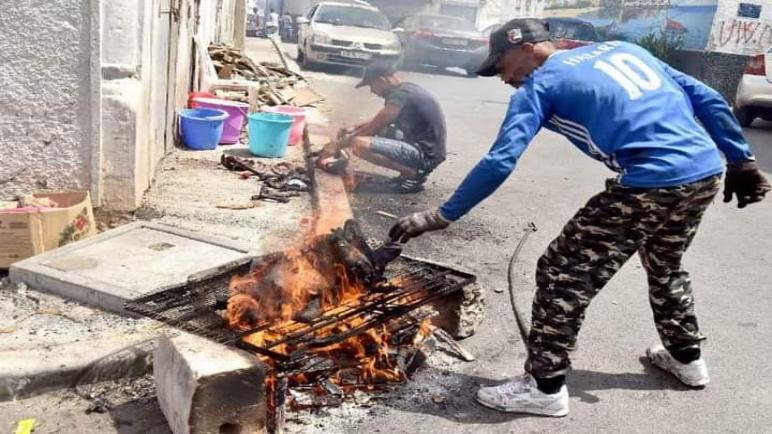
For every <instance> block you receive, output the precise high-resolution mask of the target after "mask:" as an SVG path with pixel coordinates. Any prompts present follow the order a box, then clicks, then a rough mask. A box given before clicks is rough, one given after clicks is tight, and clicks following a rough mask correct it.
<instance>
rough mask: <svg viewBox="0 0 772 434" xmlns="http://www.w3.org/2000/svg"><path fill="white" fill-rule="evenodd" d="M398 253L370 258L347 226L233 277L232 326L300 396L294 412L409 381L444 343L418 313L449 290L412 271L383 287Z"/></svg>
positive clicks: (429, 312)
mask: <svg viewBox="0 0 772 434" xmlns="http://www.w3.org/2000/svg"><path fill="white" fill-rule="evenodd" d="M398 255H399V250H398V249H397V248H396V247H394V246H391V247H389V248H386V249H380V250H376V251H373V250H372V249H371V248H370V247H369V246H368V245H367V243H366V242H365V240H364V236H363V234H362V232H361V230H360V228H359V226H358V225H357V224H356V223H355V222H353V221H348V222H347V223H346V224H345V226H344V227H343V228H341V229H337V230H334V231H333V232H332V233H331V234H328V235H325V236H321V237H314V238H312V239H311V240H310V241H309V242H307V243H306V244H305V245H304V246H302V247H299V248H297V249H295V250H292V251H289V252H286V253H284V254H282V255H276V256H272V257H268V258H265V259H264V260H263V261H261V262H260V263H259V264H256V266H254V267H253V270H252V271H251V272H250V273H248V274H247V275H243V276H235V277H233V278H232V280H231V285H230V289H231V294H232V296H231V298H230V300H229V301H228V307H227V313H226V318H227V321H228V324H229V325H230V327H231V328H233V329H234V330H237V331H239V332H242V333H243V335H242V336H243V341H244V342H245V343H247V344H248V345H250V346H252V347H253V348H255V349H256V350H257V349H259V350H260V351H258V352H260V353H261V354H264V361H265V363H267V364H269V365H270V366H274V367H276V368H277V372H278V375H279V376H280V377H282V378H285V379H287V380H288V383H289V386H290V387H300V388H302V390H301V391H297V392H295V393H294V394H293V395H292V396H293V397H294V398H295V405H296V406H300V407H304V406H309V405H327V404H329V403H335V402H338V401H339V399H337V397H338V395H346V394H350V393H353V392H355V391H357V390H361V389H367V390H372V389H373V388H374V387H377V386H378V385H382V384H386V383H393V382H403V381H405V380H406V379H407V378H408V377H409V376H410V375H412V373H413V372H415V370H416V369H418V367H420V366H421V365H422V364H423V363H424V361H425V360H426V358H427V357H428V355H429V354H430V353H431V352H432V351H433V350H434V348H435V347H436V345H437V342H436V340H435V339H434V338H431V339H427V338H428V336H429V335H430V334H431V332H432V330H433V327H432V326H431V325H430V320H429V318H430V317H431V316H433V315H435V314H436V312H435V311H433V309H431V308H428V307H424V308H421V309H418V310H415V309H417V308H418V307H420V306H421V305H423V304H424V303H425V300H423V298H424V297H426V296H427V294H431V293H432V291H433V290H434V289H436V286H437V285H439V284H440V283H443V284H447V282H446V281H445V280H444V279H445V277H446V276H445V275H441V276H440V279H442V280H436V278H435V279H432V280H428V281H421V280H420V278H418V276H412V275H411V274H410V273H409V272H406V273H402V274H398V275H397V276H394V277H392V278H391V279H386V278H385V277H384V272H385V268H386V262H388V261H389V260H393V259H394V258H396V257H397V256H398ZM271 356H273V357H271Z"/></svg>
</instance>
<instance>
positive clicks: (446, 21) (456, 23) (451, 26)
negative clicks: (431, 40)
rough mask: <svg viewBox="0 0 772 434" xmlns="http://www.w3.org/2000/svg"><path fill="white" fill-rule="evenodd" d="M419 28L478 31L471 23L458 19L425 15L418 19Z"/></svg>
mask: <svg viewBox="0 0 772 434" xmlns="http://www.w3.org/2000/svg"><path fill="white" fill-rule="evenodd" d="M418 26H419V27H423V28H427V29H445V30H464V31H474V30H477V29H475V27H474V24H472V22H471V21H468V20H465V19H463V18H458V17H446V16H440V15H436V16H430V15H423V16H420V17H418Z"/></svg>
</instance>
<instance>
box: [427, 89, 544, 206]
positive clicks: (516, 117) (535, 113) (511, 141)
mask: <svg viewBox="0 0 772 434" xmlns="http://www.w3.org/2000/svg"><path fill="white" fill-rule="evenodd" d="M551 116H552V108H551V104H550V103H549V102H548V101H547V99H546V98H545V97H544V93H543V91H540V90H537V89H534V87H533V86H531V85H529V86H527V87H523V88H521V89H519V90H518V91H517V92H516V93H515V95H514V96H513V97H512V99H511V100H510V103H509V108H508V109H507V115H506V117H505V118H504V122H503V123H502V125H501V129H500V130H499V135H498V138H497V139H496V141H495V142H494V144H493V146H492V147H491V150H490V151H489V152H488V154H487V155H486V156H485V157H483V159H482V160H481V161H480V162H479V163H477V166H475V168H474V169H472V171H471V172H469V174H468V175H467V176H466V179H464V181H463V182H462V183H461V185H460V186H459V187H458V188H457V189H456V192H455V193H453V196H452V197H451V198H450V199H449V200H448V201H447V202H445V204H444V205H442V207H440V215H441V217H443V218H445V219H447V220H450V221H455V220H458V219H459V218H461V217H462V216H464V214H466V213H468V212H469V211H470V210H471V209H472V208H474V207H475V206H476V205H477V204H478V203H480V202H482V201H483V200H484V199H485V198H487V197H488V196H490V195H491V194H492V193H493V192H494V191H496V189H497V188H499V186H500V185H501V184H502V183H503V182H504V181H505V180H506V179H507V177H508V176H509V174H510V173H512V170H514V168H515V165H516V164H517V160H518V158H520V155H522V153H523V151H525V148H526V147H527V146H528V144H529V143H530V142H531V140H533V138H534V136H535V135H536V133H538V132H539V129H541V126H542V125H543V124H544V122H545V121H546V120H547V119H549V118H550V117H551Z"/></svg>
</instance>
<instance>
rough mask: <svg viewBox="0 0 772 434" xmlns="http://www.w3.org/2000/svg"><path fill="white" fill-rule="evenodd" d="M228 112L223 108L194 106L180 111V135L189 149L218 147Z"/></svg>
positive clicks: (206, 149) (199, 149)
mask: <svg viewBox="0 0 772 434" xmlns="http://www.w3.org/2000/svg"><path fill="white" fill-rule="evenodd" d="M227 118H228V113H226V112H225V111H223V110H214V109H208V108H194V109H186V110H182V111H180V135H181V136H182V142H183V143H184V144H185V146H187V147H188V148H189V149H193V150H196V151H211V150H214V149H217V144H218V143H220V138H221V137H222V130H223V125H224V124H225V119H227Z"/></svg>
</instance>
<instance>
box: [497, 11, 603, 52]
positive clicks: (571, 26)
mask: <svg viewBox="0 0 772 434" xmlns="http://www.w3.org/2000/svg"><path fill="white" fill-rule="evenodd" d="M545 19H546V21H547V24H548V25H549V28H550V36H552V41H553V42H554V43H555V46H556V47H557V48H558V49H560V50H570V49H571V48H576V47H583V46H585V45H589V44H592V43H593V42H600V41H601V39H602V38H601V37H600V35H599V34H598V31H597V29H595V26H593V25H592V23H589V22H587V21H584V20H582V19H579V18H545ZM503 24H504V23H498V24H494V25H492V26H488V27H486V28H485V29H484V30H483V34H484V35H485V36H486V37H489V36H490V34H491V33H493V31H494V30H496V29H498V28H499V27H501V26H502V25H503Z"/></svg>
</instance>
